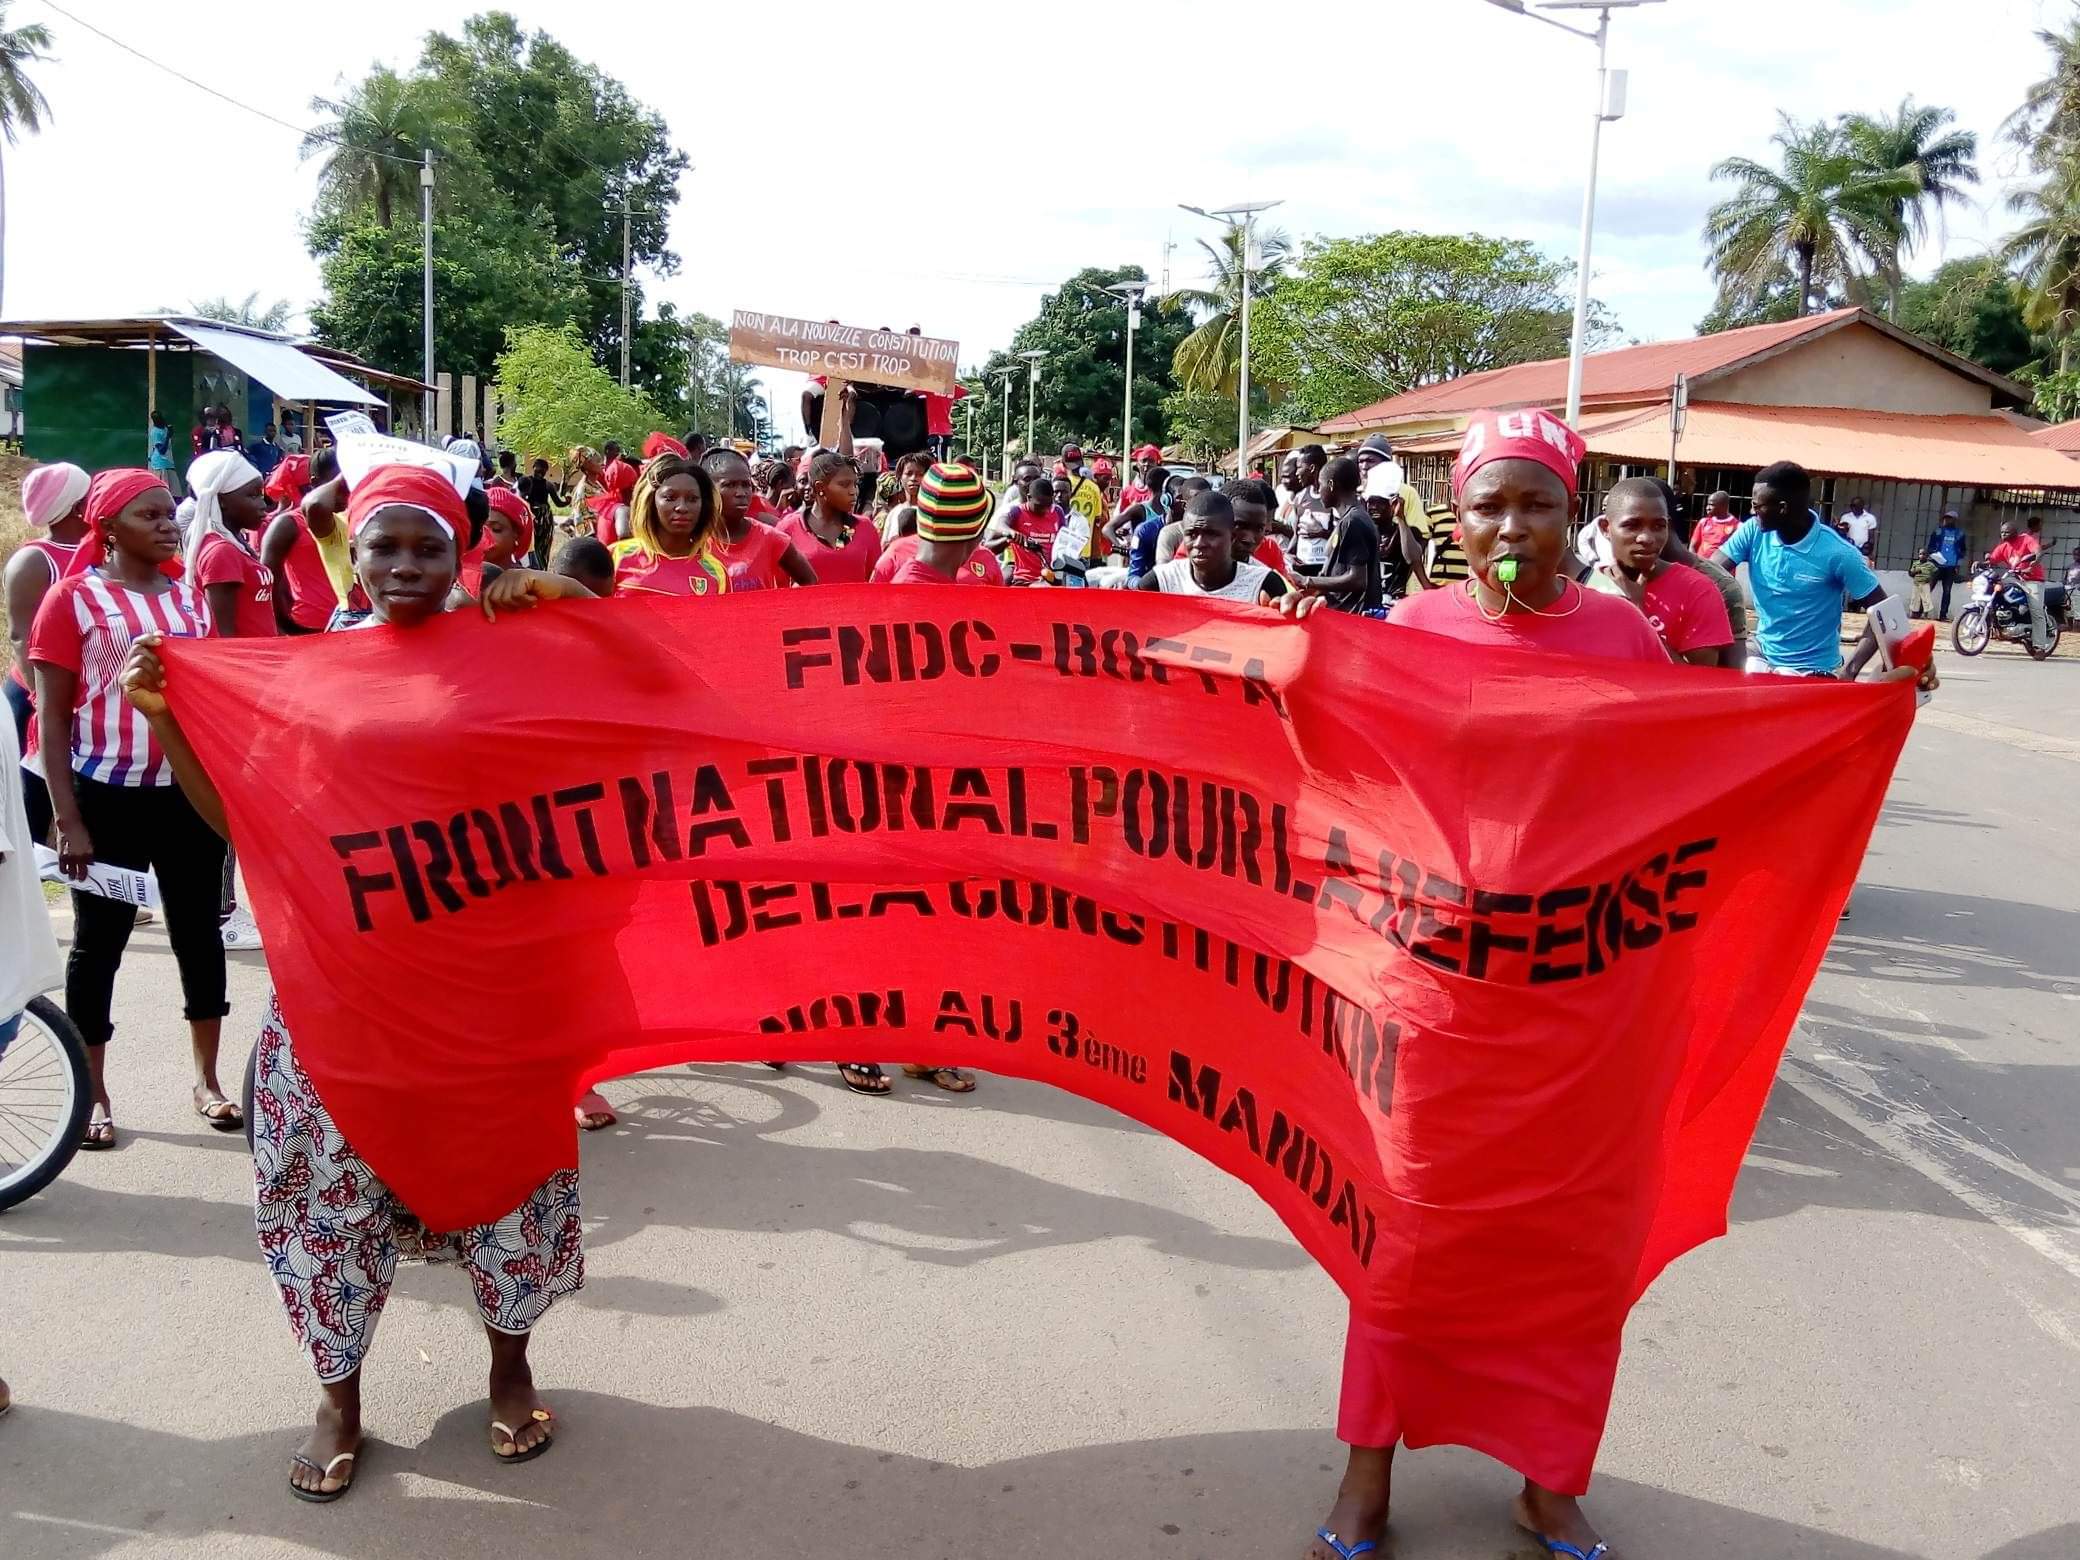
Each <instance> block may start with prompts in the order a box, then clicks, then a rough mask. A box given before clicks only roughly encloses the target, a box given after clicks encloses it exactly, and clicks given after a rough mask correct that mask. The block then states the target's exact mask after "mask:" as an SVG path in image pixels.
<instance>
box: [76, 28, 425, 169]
mask: <svg viewBox="0 0 2080 1560" xmlns="http://www.w3.org/2000/svg"><path fill="white" fill-rule="evenodd" d="M44 4H45V5H47V6H49V7H50V9H51V10H53V11H56V12H57V13H58V14H59V15H60V16H62V17H64V18H65V20H66V21H68V22H71V23H72V24H73V25H75V26H77V27H84V28H86V30H87V31H88V32H90V33H92V34H93V35H94V36H95V37H97V38H99V39H101V40H102V41H103V42H104V43H111V44H114V45H115V46H116V47H117V48H118V49H121V50H122V51H123V52H124V53H125V54H128V55H132V56H134V57H135V58H137V59H140V60H143V61H144V62H145V64H147V65H150V66H151V67H153V68H154V69H155V70H163V71H164V72H166V74H167V75H169V76H171V77H173V78H174V79H175V80H176V81H184V82H186V83H187V84H188V85H189V86H191V87H193V88H195V90H196V91H198V92H207V93H208V94H209V95H210V96H211V97H213V98H216V99H217V100H218V101H220V102H224V103H229V104H230V105H231V106H232V107H233V108H240V109H244V110H245V111H246V112H247V113H249V114H251V115H253V116H254V117H255V118H259V119H264V120H266V121H267V122H268V123H269V124H271V125H279V126H281V127H282V129H284V130H291V131H294V132H295V133H296V134H297V135H299V136H302V137H304V138H305V139H307V140H312V141H322V142H324V143H325V144H327V145H328V146H337V147H340V148H342V149H343V150H345V151H350V152H353V153H355V154H356V155H358V156H362V157H380V158H382V159H384V160H385V161H386V162H394V163H402V164H403V165H404V166H406V167H408V168H416V167H418V166H419V159H418V158H416V157H399V156H397V155H396V154H395V153H394V152H381V151H377V150H375V149H374V148H373V147H365V146H350V145H348V143H347V142H345V141H342V140H341V139H340V138H339V137H338V136H333V135H325V134H322V133H321V132H319V131H316V130H311V129H307V128H305V127H304V126H302V125H297V124H291V123H290V122H289V121H288V120H286V119H283V118H281V117H280V116H279V115H276V114H270V113H269V112H268V111H267V110H266V109H264V108H255V107H253V105H252V104H250V103H242V102H240V101H239V100H238V99H237V98H235V97H233V96H232V95H231V94H230V93H228V92H220V91H218V90H217V89H216V88H215V87H213V86H211V85H210V84H209V83H208V82H206V81H197V80H196V79H195V78H194V77H193V76H190V75H188V74H186V73H185V72H183V71H178V70H175V69H174V68H173V67H172V66H171V65H168V64H167V63H165V61H163V60H155V59H153V58H152V57H151V55H149V54H146V53H145V52H144V51H143V50H141V49H134V48H132V47H131V46H130V45H129V44H127V43H125V42H123V40H122V39H120V38H118V37H116V36H115V35H114V34H112V33H106V32H103V31H102V30H101V29H100V28H99V27H96V26H95V25H94V24H93V23H92V22H90V21H88V20H87V19H86V18H85V17H84V16H79V15H76V14H74V13H73V12H71V11H68V10H66V9H65V7H63V6H62V5H58V4H56V3H55V0H44Z"/></svg>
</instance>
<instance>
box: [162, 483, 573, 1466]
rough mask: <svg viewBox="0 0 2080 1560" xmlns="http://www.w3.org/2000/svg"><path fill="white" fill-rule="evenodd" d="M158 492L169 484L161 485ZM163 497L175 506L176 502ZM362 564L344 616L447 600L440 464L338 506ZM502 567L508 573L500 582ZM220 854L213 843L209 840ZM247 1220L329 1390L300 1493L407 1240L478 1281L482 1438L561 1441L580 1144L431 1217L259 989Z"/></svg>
mask: <svg viewBox="0 0 2080 1560" xmlns="http://www.w3.org/2000/svg"><path fill="white" fill-rule="evenodd" d="M161 492H162V493H163V489H161ZM165 507H166V508H167V510H168V513H169V518H170V511H171V503H170V500H168V501H167V503H166V505H165ZM347 534H348V537H349V541H350V545H351V546H352V549H353V554H354V571H355V577H356V579H357V581H358V582H359V584H360V586H361V589H362V590H363V591H364V592H365V593H366V594H367V597H368V600H369V603H370V605H371V607H372V608H373V610H372V612H371V614H370V615H369V617H368V618H366V619H364V620H362V621H361V622H360V623H357V624H356V625H355V627H356V628H360V627H376V628H389V629H392V630H395V631H396V632H399V633H409V632H412V631H414V630H417V629H419V628H421V627H423V625H425V624H427V623H429V622H431V621H433V620H434V619H435V618H436V617H437V616H438V615H439V614H440V613H441V612H442V611H444V610H445V609H446V605H447V602H448V600H449V596H450V593H451V591H452V590H453V588H454V585H455V581H456V576H457V573H458V571H459V569H460V565H461V558H462V553H463V551H464V549H465V547H466V546H467V539H468V536H469V518H468V510H467V508H466V506H465V505H464V502H463V500H462V498H461V497H460V496H459V495H458V494H457V493H456V491H455V486H454V484H453V483H452V482H451V481H450V480H449V479H448V477H447V476H446V475H445V474H443V473H441V472H438V471H434V470H430V469H427V468H423V467H417V466H380V467H377V468H376V469H375V470H374V471H372V472H370V473H369V474H368V475H367V476H365V477H364V478H362V480H361V481H360V482H359V483H358V484H357V485H356V487H355V489H354V491H353V494H352V497H351V499H350V500H349V503H348V508H347ZM527 578H528V576H527V575H525V574H524V572H522V571H514V572H513V573H511V574H508V575H506V576H504V577H502V578H501V579H500V580H499V581H495V582H493V584H492V585H491V586H490V587H489V588H488V589H487V593H486V603H485V614H486V616H493V615H494V612H495V610H496V609H497V608H498V607H500V606H503V605H510V604H511V603H510V602H509V601H508V600H506V599H505V598H506V596H507V595H509V594H510V595H526V594H527V590H526V583H525V582H526V580H527ZM508 582H511V584H510V586H508ZM158 642H159V641H158V638H157V636H148V637H146V638H144V639H141V640H139V641H138V643H137V644H136V646H135V647H134V648H133V649H132V651H131V654H130V660H129V662H128V664H127V665H126V666H125V667H124V669H123V673H122V688H123V692H124V694H125V695H126V696H127V697H128V699H129V701H130V704H131V705H132V706H133V707H134V708H135V709H136V710H137V711H138V712H139V714H140V715H141V716H142V717H143V719H144V720H145V721H146V722H148V723H149V725H150V728H151V733H152V737H153V740H154V742H155V743H156V744H157V745H158V748H159V750H160V751H162V752H163V753H164V754H165V757H166V761H167V762H168V764H169V765H170V766H171V769H172V772H173V776H174V778H175V779H177V781H178V783H179V786H180V789H181V791H182V792H183V793H185V795H186V797H187V798H188V801H189V802H192V804H193V809H194V811H195V812H196V813H198V814H199V815H200V818H201V820H202V821H203V822H204V823H206V824H207V825H208V827H209V828H210V829H213V830H214V831H215V832H216V834H218V835H220V836H225V837H228V836H229V825H228V823H227V820H226V818H225V813H224V803H223V799H222V797H221V796H220V795H219V794H218V791H217V788H216V785H215V784H214V782H212V781H211V779H210V777H209V775H208V774H207V773H206V772H205V771H204V770H203V768H202V765H201V763H200V761H199V760H198V759H197V758H196V756H195V751H194V749H193V747H192V746H190V744H189V742H188V739H187V736H186V735H185V733H183V732H182V730H181V728H180V725H179V724H178V722H177V721H175V719H174V718H173V715H172V712H171V711H170V709H169V708H168V706H167V702H166V697H165V693H164V689H165V686H166V676H165V670H164V667H163V665H162V664H161V662H160V660H159V657H158V655H157V653H156V651H155V648H154V647H155V646H156V645H157V644H158ZM218 850H219V851H220V852H221V850H222V846H221V844H220V845H219V846H218ZM254 1068H255V1071H254V1096H253V1097H254V1115H255V1121H254V1128H255V1130H254V1137H253V1161H254V1188H255V1195H254V1217H255V1223H256V1225H257V1228H258V1233H259V1238H260V1249H261V1250H262V1252H264V1253H265V1254H266V1258H267V1263H268V1270H269V1272H270V1274H271V1275H272V1277H273V1279H274V1282H275V1284H276V1286H277V1288H278V1289H279V1291H280V1294H281V1297H282V1303H283V1305H284V1307H285V1308H286V1309H287V1311H288V1315H289V1326H290V1330H291V1331H292V1332H294V1333H295V1335H296V1339H297V1342H298V1343H299V1344H300V1345H301V1346H302V1347H303V1350H304V1352H305V1354H306V1356H307V1357H308V1358H309V1360H310V1363H311V1367H312V1369H313V1370H314V1371H316V1373H317V1376H318V1380H319V1382H320V1384H321V1385H322V1388H323V1396H322V1397H321V1399H320V1401H319V1405H318V1413H317V1423H316V1425H315V1426H314V1427H313V1429H312V1431H311V1433H310V1435H309V1437H308V1438H306V1440H305V1441H304V1443H303V1445H302V1446H301V1447H299V1448H298V1449H297V1451H296V1453H295V1454H294V1456H293V1457H292V1458H291V1459H290V1468H289V1491H290V1493H291V1494H292V1495H294V1496H295V1497H296V1498H297V1499H298V1500H305V1501H313V1502H329V1501H335V1500H338V1499H339V1498H340V1497H341V1496H342V1495H344V1494H345V1493H346V1492H347V1490H348V1489H349V1488H350V1487H351V1486H352V1484H353V1478H354V1463H355V1459H356V1457H357V1456H358V1455H359V1453H360V1449H361V1437H362V1431H361V1371H362V1366H363V1364H364V1363H365V1362H366V1360H367V1356H368V1351H369V1348H370V1345H371V1344H372V1343H373V1341H374V1336H375V1328H376V1322H377V1320H378V1318H380V1316H381V1315H382V1311H383V1305H384V1302H385V1301H386V1300H387V1299H388V1297H389V1293H390V1284H391V1279H392V1277H393V1275H394V1274H395V1272H396V1267H397V1261H398V1258H399V1256H400V1254H402V1255H405V1256H410V1257H415V1258H421V1259H424V1260H427V1261H454V1262H458V1263H459V1264H460V1265H461V1266H462V1268H463V1269H464V1271H465V1272H466V1273H467V1274H468V1275H469V1277H470V1279H471V1281H472V1282H471V1288H472V1292H473V1293H474V1295H475V1298H476V1302H477V1309H478V1313H479V1315H480V1316H481V1317H482V1319H483V1323H484V1333H485V1337H486V1339H487V1341H488V1342H489V1345H490V1351H491V1373H490V1416H489V1417H490V1447H491V1453H492V1455H493V1456H494V1457H496V1458H497V1459H498V1460H499V1461H500V1462H507V1463H514V1462H525V1461H527V1460H528V1459H530V1458H534V1457H538V1456H540V1455H541V1454H542V1453H543V1452H546V1451H547V1450H548V1449H549V1447H550V1446H551V1445H552V1444H553V1442H554V1436H555V1419H554V1416H553V1415H552V1414H551V1412H550V1410H549V1409H548V1407H547V1406H546V1405H545V1404H544V1403H543V1402H542V1400H541V1398H540V1397H539V1396H538V1395H537V1394H536V1392H535V1389H534V1377H533V1374H532V1372H531V1370H530V1367H529V1365H528V1359H527V1348H528V1342H529V1339H530V1337H531V1335H532V1329H533V1327H534V1325H535V1323H537V1322H538V1321H540V1320H541V1318H542V1317H543V1315H545V1314H546V1313H547V1311H548V1309H549V1307H550V1306H551V1305H552V1304H553V1303H554V1302H555V1301H556V1300H557V1299H558V1298H560V1297H561V1296H564V1295H568V1294H572V1293H575V1292H576V1291H577V1290H578V1289H579V1287H580V1286H582V1285H583V1283H584V1281H585V1254H584V1249H583V1244H582V1235H583V1229H582V1225H581V1224H580V1221H579V1213H578V1172H577V1169H576V1152H575V1144H574V1145H573V1153H572V1156H571V1159H572V1162H571V1165H570V1167H568V1168H565V1169H561V1170H557V1171H556V1172H554V1173H553V1174H551V1175H550V1176H549V1178H548V1179H547V1180H546V1181H544V1182H543V1183H542V1184H541V1185H540V1186H538V1187H537V1188H536V1189H535V1190H534V1191H533V1192H532V1193H530V1194H529V1195H528V1196H527V1198H526V1199H525V1200H523V1201H522V1202H521V1204H520V1205H519V1206H518V1207H517V1208H515V1209H513V1210H512V1211H511V1212H510V1213H508V1214H507V1215H505V1217H503V1218H500V1219H497V1220H495V1221H493V1222H491V1223H489V1224H481V1225H476V1226H474V1227H472V1228H469V1229H465V1230H457V1231H451V1232H436V1231H432V1230H429V1229H427V1228H426V1227H425V1226H424V1225H423V1224H422V1223H421V1222H420V1221H419V1219H418V1218H417V1217H415V1216H414V1215H413V1213H412V1211H411V1210H410V1209H409V1208H407V1207H405V1206H404V1205H403V1204H402V1203H401V1202H400V1201H399V1200H398V1198H397V1197H396V1195H395V1194H394V1193H392V1192H391V1191H390V1189H389V1188H388V1187H387V1186H386V1185H384V1183H383V1182H382V1180H381V1179H380V1178H378V1177H377V1176H376V1174H375V1173H374V1172H373V1171H372V1170H371V1169H370V1168H369V1166H368V1164H367V1162H366V1161H364V1160H363V1159H362V1158H361V1157H360V1156H359V1155H358V1154H357V1153H356V1152H355V1151H354V1147H353V1145H352V1144H351V1143H349V1142H348V1141H347V1140H346V1138H345V1137H344V1136H343V1134H342V1133H341V1131H340V1128H339V1126H338V1124H337V1123H336V1122H335V1121H334V1119H333V1117H332V1115H331V1113H330V1112H329V1111H328V1110H327V1109H326V1106H325V1101H324V1099H323V1097H322V1095H321V1094H320V1092H319V1090H318V1089H317V1087H316V1086H315V1085H314V1084H313V1083H312V1081H311V1078H310V1076H309V1075H308V1074H307V1073H306V1072H305V1071H304V1068H303V1066H302V1065H301V1064H300V1063H299V1062H298V1060H297V1056H296V1049H295V1043H294V1041H293V1040H292V1039H291V1037H290V1034H289V1029H288V1025H287V1022H286V1020H285V1019H284V1017H283V1015H282V1010H281V1006H280V1004H279V1002H277V1001H275V1000H273V999H272V998H270V1000H269V1004H268V1014H267V1018H266V1020H265V1022H264V1023H263V1025H262V1027H261V1031H260V1042H259V1045H258V1047H257V1050H256V1053H255V1063H254Z"/></svg>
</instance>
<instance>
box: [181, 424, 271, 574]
mask: <svg viewBox="0 0 2080 1560" xmlns="http://www.w3.org/2000/svg"><path fill="white" fill-rule="evenodd" d="M259 480H260V471H259V468H258V467H256V466H254V465H253V464H252V463H251V462H250V461H248V460H247V459H246V458H245V456H243V455H241V454H239V453H238V451H237V450H211V451H210V452H209V453H208V454H207V455H199V456H197V457H196V458H195V460H194V462H193V463H192V464H191V465H190V466H189V467H188V492H189V493H190V494H191V495H192V496H193V498H194V500H195V518H194V519H193V520H191V521H190V522H189V523H188V529H187V535H186V538H185V541H184V544H183V550H184V551H185V552H186V553H187V557H188V562H189V564H190V565H191V566H192V565H193V564H194V562H195V558H196V555H197V554H198V553H199V552H201V550H202V541H203V538H204V537H206V536H208V535H210V534H211V533H212V532H214V533H215V534H217V535H219V536H222V537H223V538H225V539H226V540H227V541H230V542H233V543H236V544H237V546H238V547H239V549H240V550H241V551H245V550H248V549H247V548H246V544H245V543H244V542H241V541H239V539H238V538H237V537H236V536H233V535H232V534H231V528H230V527H229V526H227V525H225V524H224V511H223V508H222V506H221V505H220V504H219V503H218V499H219V498H221V497H222V496H223V495H224V494H226V493H231V492H236V491H237V490H238V489H239V488H242V487H244V486H245V485H246V484H247V483H248V482H257V481H259Z"/></svg>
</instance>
